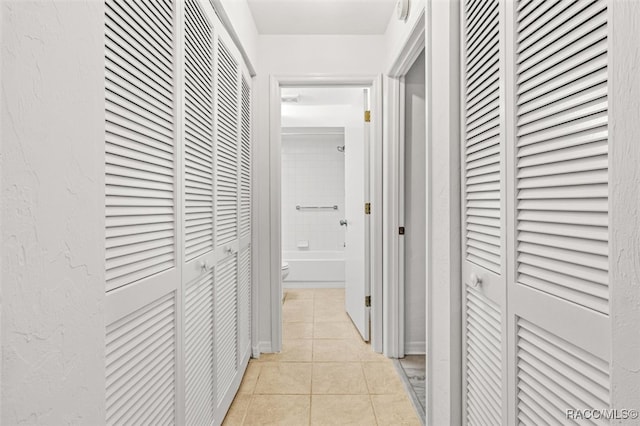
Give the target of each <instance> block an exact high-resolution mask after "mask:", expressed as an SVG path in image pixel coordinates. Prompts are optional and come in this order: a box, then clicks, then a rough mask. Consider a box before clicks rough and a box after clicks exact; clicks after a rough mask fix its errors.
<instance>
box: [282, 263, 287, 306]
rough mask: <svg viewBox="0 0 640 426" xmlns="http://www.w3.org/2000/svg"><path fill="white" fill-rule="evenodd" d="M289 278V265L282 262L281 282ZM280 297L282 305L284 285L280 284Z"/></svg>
mask: <svg viewBox="0 0 640 426" xmlns="http://www.w3.org/2000/svg"><path fill="white" fill-rule="evenodd" d="M288 276H289V264H288V263H287V262H285V261H282V281H284V280H285V278H287V277H288ZM280 292H281V294H280V296H281V297H282V302H283V303H284V285H282V282H280Z"/></svg>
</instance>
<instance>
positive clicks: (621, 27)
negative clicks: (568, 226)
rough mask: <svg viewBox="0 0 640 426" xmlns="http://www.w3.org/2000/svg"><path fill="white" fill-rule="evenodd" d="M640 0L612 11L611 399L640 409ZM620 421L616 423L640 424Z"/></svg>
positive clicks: (620, 3)
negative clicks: (639, 165) (639, 76)
mask: <svg viewBox="0 0 640 426" xmlns="http://www.w3.org/2000/svg"><path fill="white" fill-rule="evenodd" d="M638 28H640V2H637V1H622V0H615V1H611V2H610V12H609V52H608V55H609V109H610V110H609V111H610V112H609V117H610V122H609V203H610V207H609V235H610V236H609V241H610V249H609V250H610V251H609V259H610V262H611V264H610V265H609V286H610V291H611V302H610V303H611V307H610V309H611V311H610V312H611V327H612V338H613V341H612V348H613V351H612V357H611V381H612V387H611V400H612V406H613V407H614V408H617V409H620V410H621V409H636V410H637V409H639V408H640V331H639V330H640V191H639V190H638V188H640V168H639V167H638V164H640V80H639V79H638V75H640V32H639V31H638ZM635 422H637V420H635V421H633V420H631V421H629V420H627V421H617V422H613V423H614V424H621V425H624V424H632V423H633V424H636V423H635Z"/></svg>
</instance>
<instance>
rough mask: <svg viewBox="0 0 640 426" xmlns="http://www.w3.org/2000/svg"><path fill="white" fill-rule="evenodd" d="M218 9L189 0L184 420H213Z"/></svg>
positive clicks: (186, 18) (186, 31) (186, 26)
mask: <svg viewBox="0 0 640 426" xmlns="http://www.w3.org/2000/svg"><path fill="white" fill-rule="evenodd" d="M211 16H213V10H212V9H211V8H210V6H209V5H207V4H206V3H205V2H200V1H199V0H186V1H185V2H184V25H183V32H184V64H183V67H184V68H183V73H184V77H183V99H184V100H183V102H184V125H183V128H182V132H183V137H182V140H183V143H182V150H183V164H184V166H183V175H182V176H183V180H182V182H183V188H184V189H183V200H184V201H183V206H184V215H183V232H184V236H185V239H184V252H183V257H184V259H183V262H184V267H183V285H184V292H185V296H184V336H183V344H184V346H183V347H184V358H185V360H184V362H185V365H184V371H185V396H184V398H185V420H186V423H185V424H187V425H211V424H213V421H214V409H215V407H214V399H215V357H214V339H215V336H214V300H215V297H214V292H215V288H214V286H215V277H216V274H215V269H214V265H215V251H214V250H215V244H214V226H215V211H214V207H215V206H214V191H215V176H214V107H213V105H214V84H213V83H214V75H215V71H214V34H213V30H214V28H213V23H212V21H211V19H210V17H211Z"/></svg>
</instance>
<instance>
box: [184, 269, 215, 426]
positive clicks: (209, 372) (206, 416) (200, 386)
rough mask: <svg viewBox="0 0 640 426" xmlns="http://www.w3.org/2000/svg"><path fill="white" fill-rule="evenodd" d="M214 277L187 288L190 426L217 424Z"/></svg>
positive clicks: (210, 274) (186, 408)
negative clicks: (215, 417)
mask: <svg viewBox="0 0 640 426" xmlns="http://www.w3.org/2000/svg"><path fill="white" fill-rule="evenodd" d="M213 291H214V281H213V273H212V272H209V273H207V274H205V275H204V276H202V277H201V278H199V279H197V280H195V281H194V282H193V283H190V284H188V285H187V290H186V296H185V313H186V315H185V337H184V339H185V348H184V351H185V403H186V406H185V410H186V419H187V424H192V425H196V424H203V425H204V424H207V425H210V424H212V422H213V403H212V401H213V399H214V396H215V393H214V391H215V389H214V353H213V348H214V338H213V315H214V312H213Z"/></svg>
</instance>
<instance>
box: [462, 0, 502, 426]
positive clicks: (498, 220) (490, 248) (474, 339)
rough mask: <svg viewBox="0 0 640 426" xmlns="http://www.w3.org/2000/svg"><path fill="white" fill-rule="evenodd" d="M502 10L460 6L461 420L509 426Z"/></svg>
mask: <svg viewBox="0 0 640 426" xmlns="http://www.w3.org/2000/svg"><path fill="white" fill-rule="evenodd" d="M503 14H504V10H503V8H502V5H501V4H500V2H499V0H466V1H464V3H463V7H462V24H463V25H462V28H463V34H462V51H463V58H462V75H463V85H462V135H463V139H462V147H461V153H462V168H461V169H462V177H461V179H462V189H463V190H462V229H463V232H462V248H463V261H462V278H463V280H462V281H463V289H462V295H463V296H462V309H463V321H462V324H463V330H462V337H463V354H462V359H463V383H462V395H463V419H464V420H463V421H464V423H465V424H468V425H499V424H507V423H506V416H507V393H506V390H507V375H506V366H507V346H506V344H507V342H506V327H507V321H506V273H505V272H506V256H505V234H504V229H505V226H506V216H505V210H506V207H505V205H506V199H505V196H506V189H505V165H504V155H505V131H504V128H505V120H504V108H503V105H504V49H503V44H504V31H503V26H502V25H500V23H501V20H502V19H503Z"/></svg>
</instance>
